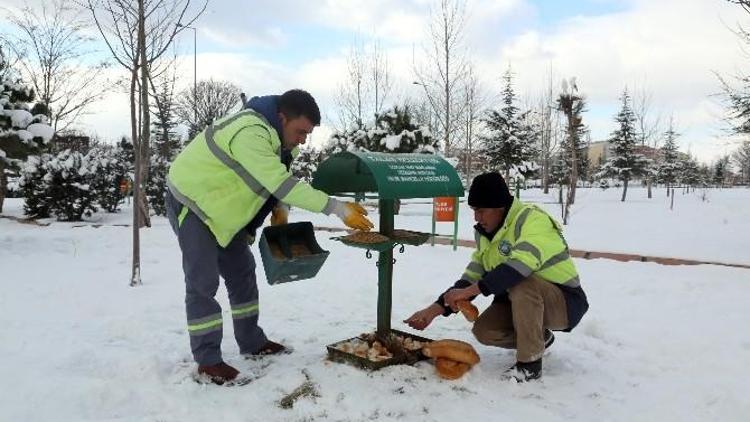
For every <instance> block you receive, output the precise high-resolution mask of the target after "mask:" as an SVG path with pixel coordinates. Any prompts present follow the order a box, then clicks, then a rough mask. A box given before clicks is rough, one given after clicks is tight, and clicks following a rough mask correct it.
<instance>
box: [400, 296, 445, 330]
mask: <svg viewBox="0 0 750 422" xmlns="http://www.w3.org/2000/svg"><path fill="white" fill-rule="evenodd" d="M442 313H443V307H442V306H440V305H438V304H437V303H433V304H432V305H430V306H428V307H426V308H424V309H422V310H421V311H417V312H415V313H414V314H413V315H412V316H410V317H409V318H407V319H405V320H404V322H405V323H406V324H407V325H409V327H411V328H414V329H415V330H420V331H421V330H424V329H425V328H427V326H428V325H430V323H431V322H432V320H433V319H435V318H436V317H437V316H438V315H442Z"/></svg>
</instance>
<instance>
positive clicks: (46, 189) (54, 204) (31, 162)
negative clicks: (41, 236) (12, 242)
mask: <svg viewBox="0 0 750 422" xmlns="http://www.w3.org/2000/svg"><path fill="white" fill-rule="evenodd" d="M92 177H93V173H92V168H91V166H90V163H89V160H88V158H87V156H84V155H83V154H81V153H80V152H76V151H71V150H64V151H62V152H60V153H59V154H57V155H52V154H46V153H44V154H41V155H38V156H30V157H29V159H28V160H27V161H26V163H25V164H24V166H23V167H22V169H21V179H20V181H19V187H20V190H21V192H22V194H23V196H24V198H25V199H26V202H25V205H24V212H25V213H26V215H28V216H30V217H33V218H42V217H51V216H55V217H57V219H58V220H59V221H80V220H81V219H82V218H83V216H84V215H86V216H90V215H91V214H92V213H93V212H96V210H97V208H96V205H95V200H96V197H95V194H94V192H93V191H92V190H91V188H90V187H91V186H90V182H91V180H92Z"/></svg>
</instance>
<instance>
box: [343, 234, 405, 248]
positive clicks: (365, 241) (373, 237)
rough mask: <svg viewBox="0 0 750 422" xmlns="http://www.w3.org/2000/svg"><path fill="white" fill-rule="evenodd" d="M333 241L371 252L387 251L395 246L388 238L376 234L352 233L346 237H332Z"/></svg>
mask: <svg viewBox="0 0 750 422" xmlns="http://www.w3.org/2000/svg"><path fill="white" fill-rule="evenodd" d="M331 239H333V240H338V241H339V242H341V243H343V244H345V245H347V246H353V247H355V248H361V249H370V250H373V251H378V252H382V251H387V250H389V249H392V248H393V245H394V244H395V243H394V242H393V240H391V239H390V238H389V237H388V236H385V235H383V234H380V233H378V232H354V233H351V234H348V235H346V236H338V237H332V238H331Z"/></svg>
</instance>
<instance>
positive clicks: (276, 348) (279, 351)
mask: <svg viewBox="0 0 750 422" xmlns="http://www.w3.org/2000/svg"><path fill="white" fill-rule="evenodd" d="M287 353H292V351H291V350H290V349H288V348H287V347H286V346H284V345H283V344H279V343H276V342H275V341H271V340H266V344H264V345H263V346H262V347H261V348H260V350H258V351H257V352H255V353H251V354H249V355H247V357H248V358H255V357H258V356H267V355H285V354H287Z"/></svg>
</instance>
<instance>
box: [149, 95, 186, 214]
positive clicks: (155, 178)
mask: <svg viewBox="0 0 750 422" xmlns="http://www.w3.org/2000/svg"><path fill="white" fill-rule="evenodd" d="M155 103H156V106H158V110H156V112H155V113H154V122H153V125H152V126H153V127H152V131H151V133H152V135H151V140H152V143H151V155H150V160H151V162H150V166H149V175H148V181H147V182H146V198H147V199H148V203H149V205H150V207H151V209H152V210H153V211H154V213H155V214H156V215H166V214H167V209H166V206H165V205H164V195H165V194H166V193H167V173H168V172H169V165H170V164H171V163H172V160H174V158H175V157H176V156H177V153H179V152H180V148H181V147H182V142H181V141H180V136H179V135H178V134H177V132H176V131H175V128H176V126H177V122H176V121H175V119H174V110H173V109H174V106H173V97H172V94H171V91H170V85H169V84H164V85H163V86H162V87H161V91H160V92H159V93H158V94H157V96H156V101H155Z"/></svg>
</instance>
